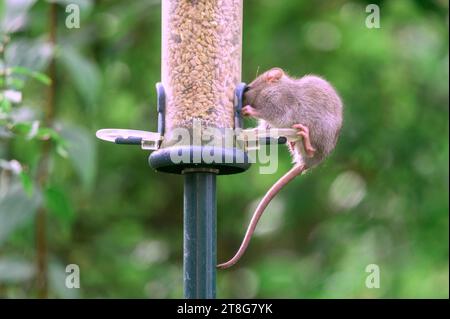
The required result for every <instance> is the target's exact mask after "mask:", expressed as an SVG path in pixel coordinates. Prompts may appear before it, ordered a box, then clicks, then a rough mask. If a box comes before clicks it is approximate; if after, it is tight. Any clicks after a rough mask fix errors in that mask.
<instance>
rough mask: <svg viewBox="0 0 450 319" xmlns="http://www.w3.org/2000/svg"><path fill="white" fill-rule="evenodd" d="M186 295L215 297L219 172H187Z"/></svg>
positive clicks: (185, 229) (185, 193)
mask: <svg viewBox="0 0 450 319" xmlns="http://www.w3.org/2000/svg"><path fill="white" fill-rule="evenodd" d="M184 175H185V177H184V272H183V273H184V297H185V298H187V299H213V298H215V297H216V174H215V172H198V171H195V170H193V171H192V172H184Z"/></svg>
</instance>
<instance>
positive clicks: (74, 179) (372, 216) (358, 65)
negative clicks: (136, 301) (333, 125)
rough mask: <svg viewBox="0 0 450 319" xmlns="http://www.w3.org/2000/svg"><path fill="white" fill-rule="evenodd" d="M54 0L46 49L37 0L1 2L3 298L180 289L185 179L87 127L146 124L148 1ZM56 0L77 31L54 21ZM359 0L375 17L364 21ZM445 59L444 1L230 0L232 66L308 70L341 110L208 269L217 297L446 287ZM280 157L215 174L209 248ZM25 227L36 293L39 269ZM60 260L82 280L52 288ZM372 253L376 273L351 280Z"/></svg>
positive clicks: (155, 35)
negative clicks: (329, 140) (376, 24)
mask: <svg viewBox="0 0 450 319" xmlns="http://www.w3.org/2000/svg"><path fill="white" fill-rule="evenodd" d="M53 2H54V3H56V6H57V20H58V21H57V46H56V48H55V50H52V46H51V45H49V43H48V32H49V19H50V18H49V17H50V13H49V12H50V7H51V4H50V2H48V1H43V0H39V1H33V0H1V1H0V15H1V17H2V18H1V27H2V33H5V32H7V33H8V34H9V37H10V41H9V43H7V44H6V46H5V47H6V52H5V54H2V57H1V58H0V60H1V61H0V63H1V64H0V65H1V66H2V70H3V71H2V77H3V79H4V80H2V82H1V84H2V95H1V97H2V99H3V101H6V100H8V99H9V100H10V102H11V103H9V104H10V105H9V104H7V102H5V104H4V105H3V109H2V111H1V113H0V158H1V159H2V160H1V161H0V163H1V166H0V167H1V174H0V297H8V298H19V297H25V298H30V297H37V296H45V295H48V296H49V297H56V298H70V297H75V298H77V297H80V298H97V297H106V298H113V297H126V298H131V297H137V298H181V297H182V295H183V287H182V256H183V251H182V247H183V245H182V231H183V229H182V192H183V189H182V186H183V183H182V178H181V177H179V176H175V175H174V176H172V175H166V174H158V173H156V172H154V171H153V170H152V169H151V168H149V167H148V164H147V153H146V152H143V151H142V150H140V149H139V147H128V146H121V147H119V146H114V145H113V144H109V143H104V142H100V141H99V140H97V139H96V138H95V131H96V130H97V129H100V128H106V127H117V128H134V129H143V130H153V131H154V130H156V122H157V121H156V110H155V102H156V96H155V89H154V85H155V83H156V82H158V81H159V80H160V56H161V55H160V41H161V27H160V25H161V13H160V11H161V9H160V5H161V4H160V1H152V0H134V1H119V0H103V1H101V0H97V1H91V0H73V1H69V0H58V1H53ZM70 3H75V4H78V5H79V6H80V8H81V22H80V23H81V28H79V29H68V28H66V27H65V20H66V17H67V15H68V14H67V13H66V12H65V7H66V5H68V4H70ZM369 3H376V4H378V5H379V6H380V10H381V11H380V14H381V28H379V29H376V28H374V29H369V28H367V27H366V25H365V19H366V17H367V15H368V13H366V12H365V8H366V5H367V4H369ZM52 52H54V53H55V55H54V56H55V60H56V76H55V78H54V84H55V87H56V98H55V103H54V106H53V108H54V116H51V117H50V121H51V123H52V124H51V126H52V127H53V128H54V131H53V130H48V129H47V130H46V129H45V125H46V124H45V121H43V119H44V118H45V112H46V110H47V109H48V104H49V102H48V91H49V90H50V87H49V86H48V83H47V82H48V79H47V78H45V77H44V76H43V75H42V74H39V73H33V72H34V71H36V72H41V73H44V74H48V65H49V62H50V59H51V57H52ZM448 61H449V56H448V2H447V1H445V0H440V1H439V0H434V1H409V0H398V1H345V0H342V1H341V0H333V1H324V0H323V1H305V0H304V1H298V0H283V1H277V0H245V1H244V41H243V74H242V78H243V81H245V82H250V81H251V80H252V79H253V78H254V76H255V74H256V72H257V70H258V69H259V70H260V72H262V71H263V70H266V69H268V68H270V67H273V66H278V67H282V68H284V69H286V70H287V71H288V72H289V73H290V74H292V75H298V76H301V75H303V74H307V73H314V74H319V75H322V76H324V77H325V78H327V79H328V80H329V81H330V82H331V83H333V84H334V85H335V87H336V88H337V90H338V91H339V92H340V94H341V96H342V98H343V101H344V104H345V120H344V122H345V123H344V127H343V131H342V134H341V137H340V141H339V143H338V146H337V148H336V151H335V152H334V153H333V155H332V156H331V157H330V158H329V159H328V160H327V161H326V162H325V163H323V164H322V165H321V166H320V167H318V168H316V169H314V170H313V171H312V172H310V173H309V174H307V175H306V176H304V177H302V178H299V179H297V180H295V181H294V182H293V183H292V184H291V185H289V187H287V188H286V189H285V190H283V192H282V193H281V194H280V195H279V196H278V197H277V198H276V199H275V200H274V202H273V203H272V204H271V205H270V207H269V210H268V211H267V213H266V215H265V216H264V217H263V219H262V221H261V224H260V225H259V226H258V234H257V236H256V237H255V238H254V240H253V241H252V243H251V245H250V249H249V251H248V252H247V254H246V255H245V257H244V258H243V259H242V261H241V262H240V263H239V264H237V265H236V266H235V267H234V268H232V269H230V270H227V271H219V272H218V278H217V280H218V281H217V291H218V297H223V298H226V297H237V298H241V297H242V298H253V297H263V298H270V297H275V298H282V297H286V298H410V297H419V298H430V297H438V298H444V297H445V298H448V296H449V276H448V275H449V268H448V253H449V246H448V244H449V236H448V234H449V232H448V231H449V229H448V225H449V224H448V213H449V196H448V194H449V193H448V192H449V184H448V163H449V157H448V155H449V140H448V134H449V131H448V129H449V125H448V124H449V122H448V104H449V91H448V85H449V74H448V68H449V65H448ZM16 66H20V67H22V68H23V69H21V68H18V69H16V71H17V73H18V74H16V75H14V74H9V73H8V72H6V73H5V72H4V71H5V70H8V68H11V67H16ZM46 83H47V84H46ZM8 90H9V93H8V94H7V93H6V91H8ZM11 92H12V93H11ZM19 92H21V93H22V99H21V100H20V101H18V100H17V99H16V101H14V94H16V96H17V94H18V93H19ZM38 121H39V122H38ZM33 123H34V124H33ZM36 123H39V128H38V127H37V126H38V124H36ZM247 124H248V125H253V124H254V122H248V123H247ZM49 125H50V124H49ZM49 132H50V133H49ZM46 134H47V135H46ZM46 136H47V137H48V136H52V138H51V142H48V141H47V142H45V141H42V139H45V138H46ZM46 145H50V147H46ZM280 157H281V160H280V165H279V169H278V171H277V173H276V174H274V175H260V174H259V170H258V165H253V166H252V168H251V169H250V170H249V171H247V172H246V173H243V174H240V175H234V176H228V177H220V178H218V235H217V242H218V244H217V248H218V260H219V261H224V260H225V259H227V258H229V257H230V256H231V255H232V254H233V253H234V250H235V249H236V248H237V247H238V246H239V244H240V241H241V238H242V236H243V233H244V231H245V227H246V225H247V222H248V220H249V214H250V213H251V211H252V209H253V208H254V207H255V204H256V203H257V201H258V199H259V198H260V197H261V196H262V195H263V194H264V192H265V191H266V190H267V189H268V188H269V187H270V185H271V184H272V183H273V182H274V181H275V180H276V179H277V178H278V177H279V176H281V175H282V174H283V173H284V172H285V171H286V170H287V169H288V168H289V167H290V159H289V156H288V153H287V151H286V150H285V149H284V148H282V149H280ZM42 158H48V166H46V165H42ZM42 167H44V168H43V169H44V171H45V170H46V172H45V173H44V174H43V176H44V177H45V178H44V179H43V180H40V179H39V178H40V177H39V176H42V175H41V174H40V173H39V170H40V169H42ZM39 211H40V212H41V213H40V214H37V213H36V212H39ZM42 212H46V214H45V224H46V227H45V229H44V228H43V227H42V224H41V225H40V226H39V223H38V222H37V221H38V220H39V216H41V217H42V216H43V214H42ZM42 220H43V219H42V218H41V221H42ZM37 231H42V232H43V233H44V235H43V236H44V238H46V243H47V255H48V258H47V262H46V264H47V266H48V267H47V268H48V271H47V274H48V276H43V277H42V278H44V279H45V277H46V279H45V282H46V283H47V286H48V292H45V289H43V288H40V287H39V286H38V285H37V284H36V277H37V274H38V270H37V269H39V266H37V262H36V260H37V259H38V258H37V256H39V254H42V253H44V254H45V249H44V248H43V247H42V246H41V245H40V246H39V245H37V244H36V236H37V235H36V232H37ZM41 235H42V233H41ZM41 239H42V237H41ZM68 264H77V265H79V267H80V270H81V288H80V289H68V288H66V287H65V278H66V275H67V274H66V273H65V267H66V265H68ZM369 264H376V265H378V266H379V267H380V272H381V281H380V288H379V289H369V288H367V287H366V285H365V281H366V277H367V276H368V275H369V274H368V273H367V272H366V271H365V270H366V266H367V265H369ZM40 267H43V266H42V265H41V266H40ZM44 267H45V265H44ZM41 269H45V268H41Z"/></svg>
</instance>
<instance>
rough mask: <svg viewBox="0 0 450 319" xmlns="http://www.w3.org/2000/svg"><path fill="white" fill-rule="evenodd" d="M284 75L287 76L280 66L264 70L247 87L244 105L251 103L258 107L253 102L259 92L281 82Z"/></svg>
mask: <svg viewBox="0 0 450 319" xmlns="http://www.w3.org/2000/svg"><path fill="white" fill-rule="evenodd" d="M283 77H285V73H284V71H283V70H282V69H280V68H272V69H270V70H268V71H266V72H264V73H263V74H261V75H260V76H258V77H257V78H256V79H255V80H253V82H252V83H250V84H249V85H248V86H247V88H246V89H245V93H244V105H251V106H253V107H257V106H255V105H253V104H254V102H255V100H256V97H257V96H258V95H259V93H261V91H262V90H264V89H265V88H267V87H268V86H270V85H275V84H277V83H279V82H280V81H281V80H282V79H283Z"/></svg>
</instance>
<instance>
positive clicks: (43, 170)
mask: <svg viewBox="0 0 450 319" xmlns="http://www.w3.org/2000/svg"><path fill="white" fill-rule="evenodd" d="M56 26H57V4H56V3H51V4H50V12H49V41H50V44H51V45H52V47H53V49H54V48H55V45H56ZM48 73H49V77H50V79H51V83H50V85H49V87H48V91H47V105H46V108H45V119H44V124H45V126H47V127H48V126H51V125H52V122H53V119H54V115H55V96H56V66H55V57H54V52H53V56H52V58H51V60H50V65H49V69H48ZM50 151H51V142H50V141H44V142H43V145H42V157H41V160H40V162H39V167H38V175H37V182H38V184H39V187H40V188H41V189H44V188H45V185H46V183H47V180H48V177H49V164H48V162H49V158H50ZM46 215H47V212H46V209H45V207H44V206H41V207H40V208H39V210H38V212H37V216H36V285H37V295H38V298H47V297H48V280H47V279H48V278H47V271H48V248H47V231H46V226H47V218H46Z"/></svg>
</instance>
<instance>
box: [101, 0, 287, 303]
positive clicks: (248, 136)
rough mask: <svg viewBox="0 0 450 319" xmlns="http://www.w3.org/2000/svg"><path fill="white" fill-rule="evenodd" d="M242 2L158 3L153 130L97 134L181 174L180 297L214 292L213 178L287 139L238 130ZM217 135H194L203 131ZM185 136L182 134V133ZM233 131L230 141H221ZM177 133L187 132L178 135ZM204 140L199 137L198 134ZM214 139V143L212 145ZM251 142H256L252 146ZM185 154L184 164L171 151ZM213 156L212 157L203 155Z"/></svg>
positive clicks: (246, 165)
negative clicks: (129, 146) (155, 122)
mask: <svg viewBox="0 0 450 319" xmlns="http://www.w3.org/2000/svg"><path fill="white" fill-rule="evenodd" d="M242 2H243V0H164V1H162V65H161V74H162V82H161V83H158V84H157V85H156V89H157V112H158V132H147V131H137V130H124V129H103V130H99V131H97V137H98V138H100V139H103V140H106V141H110V142H114V143H116V144H132V145H141V148H142V149H144V150H151V151H153V152H152V153H151V155H150V157H149V164H150V166H151V167H153V168H154V169H156V170H157V171H159V172H165V173H174V174H182V175H183V176H184V264H183V267H184V269H183V274H184V296H185V298H215V295H216V259H217V258H216V177H217V175H226V174H235V173H240V172H243V171H245V170H247V169H248V168H249V167H250V162H251V161H250V160H249V156H248V152H249V151H251V150H256V149H258V147H259V146H260V145H262V144H267V143H277V144H280V143H285V142H286V140H287V138H286V136H287V135H289V134H291V133H294V134H291V135H292V137H294V136H295V132H292V130H289V129H288V130H285V132H284V133H285V134H284V135H286V136H280V134H279V133H280V132H275V133H274V132H270V131H269V132H263V133H259V134H256V135H255V134H253V133H254V132H255V130H242V119H241V114H240V110H241V108H242V97H243V94H244V91H245V88H246V85H245V83H241V52H242V10H243V3H242ZM211 128H213V129H214V130H213V131H214V132H215V133H214V134H213V135H211V134H209V136H208V138H207V139H205V140H206V142H204V139H203V138H200V139H199V140H198V139H196V138H195V134H196V131H197V129H199V130H200V132H202V134H203V132H205V131H208V130H209V129H211ZM180 130H181V131H182V132H184V133H186V132H188V133H189V134H187V135H186V134H184V135H183V134H179V131H180ZM227 131H231V132H233V134H234V135H233V141H234V142H235V143H233V145H231V146H230V145H228V144H227V143H224V140H225V136H226V132H227ZM180 136H189V138H188V139H187V140H186V139H184V140H183V139H180ZM201 137H202V136H201ZM211 137H213V138H214V139H215V141H216V142H217V141H218V143H214V144H213V145H211V144H210V143H208V141H210V140H211ZM251 142H253V143H251ZM180 154H184V155H185V156H184V157H182V160H181V161H174V160H173V158H174V156H175V157H177V155H180ZM205 154H208V155H209V156H208V159H210V156H211V155H214V157H213V158H214V159H213V160H212V161H211V160H208V161H206V160H205Z"/></svg>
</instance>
